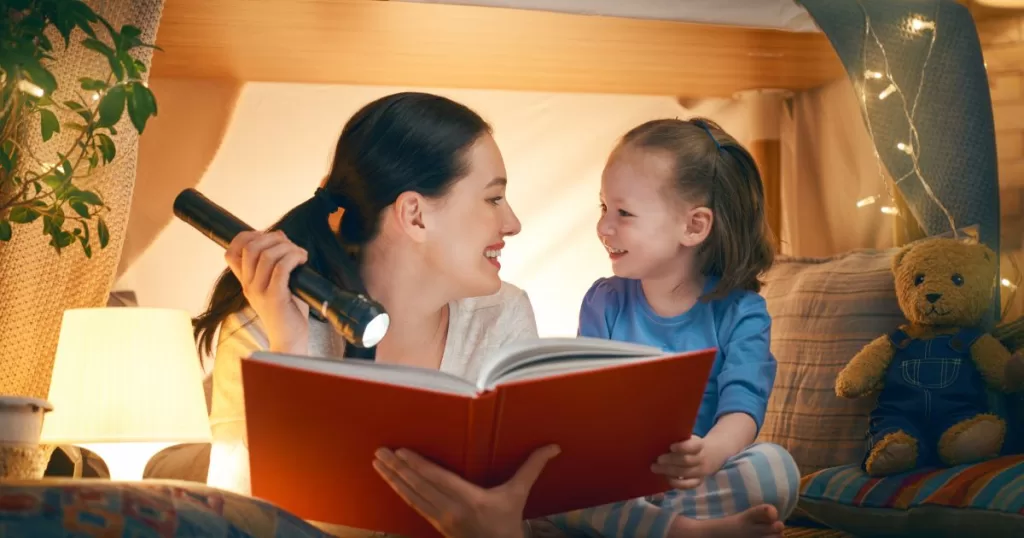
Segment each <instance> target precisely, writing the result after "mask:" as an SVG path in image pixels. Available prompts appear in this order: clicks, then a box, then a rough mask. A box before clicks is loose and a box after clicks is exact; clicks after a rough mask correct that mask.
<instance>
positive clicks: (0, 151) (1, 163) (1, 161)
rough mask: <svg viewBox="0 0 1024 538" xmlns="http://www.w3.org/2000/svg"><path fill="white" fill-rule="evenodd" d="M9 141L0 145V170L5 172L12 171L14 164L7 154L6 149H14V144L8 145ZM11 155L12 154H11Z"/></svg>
mask: <svg viewBox="0 0 1024 538" xmlns="http://www.w3.org/2000/svg"><path fill="white" fill-rule="evenodd" d="M8 142H10V141H9V140H6V141H4V144H3V145H0V168H2V169H4V170H7V171H8V172H12V171H14V162H13V161H12V160H11V156H10V155H9V154H8V153H7V148H8V147H10V148H11V149H14V144H8ZM12 153H13V152H12Z"/></svg>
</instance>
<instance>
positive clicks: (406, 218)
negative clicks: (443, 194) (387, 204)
mask: <svg viewBox="0 0 1024 538" xmlns="http://www.w3.org/2000/svg"><path fill="white" fill-rule="evenodd" d="M426 202H427V201H426V199H424V198H423V196H422V195H420V194H419V193H415V192H403V193H402V194H400V195H398V198H396V199H395V202H394V204H392V213H393V214H394V217H395V220H396V223H397V224H398V227H399V229H400V230H402V232H404V233H405V234H406V235H408V236H409V237H411V238H412V239H413V240H414V241H416V242H420V243H421V242H423V241H426V238H427V227H426V218H425V217H426V215H425V212H426V210H427V203H426Z"/></svg>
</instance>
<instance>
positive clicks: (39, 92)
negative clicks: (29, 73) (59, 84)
mask: <svg viewBox="0 0 1024 538" xmlns="http://www.w3.org/2000/svg"><path fill="white" fill-rule="evenodd" d="M18 89H19V90H21V91H23V92H25V93H27V94H29V95H33V96H35V97H42V96H44V95H46V92H44V91H43V89H42V88H40V87H39V86H36V85H35V84H33V83H32V81H29V80H25V79H21V80H19V81H18Z"/></svg>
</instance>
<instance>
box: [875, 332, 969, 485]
mask: <svg viewBox="0 0 1024 538" xmlns="http://www.w3.org/2000/svg"><path fill="white" fill-rule="evenodd" d="M981 335H982V332H981V331H979V330H978V329H973V328H964V329H960V330H959V331H958V332H957V333H956V334H951V335H938V336H935V337H933V338H930V339H928V340H922V339H917V338H911V337H910V336H909V335H907V333H905V332H904V331H903V330H899V329H898V330H896V331H893V332H892V333H890V334H889V340H890V341H891V342H892V345H893V347H895V348H896V349H895V354H894V356H893V358H892V362H891V363H890V364H889V368H888V370H886V373H885V378H884V382H885V386H884V387H883V388H882V391H881V393H880V394H879V395H878V404H877V406H876V407H875V410H874V411H873V412H872V413H871V423H870V424H871V426H870V430H869V432H868V434H869V440H868V453H870V452H871V448H872V447H873V446H874V445H875V443H877V442H879V441H881V440H882V438H884V437H885V436H886V435H887V434H889V433H892V432H895V431H897V430H903V431H904V432H906V433H907V434H909V435H910V436H911V437H913V438H915V439H917V444H918V465H919V466H935V465H939V464H940V463H941V462H940V460H939V459H938V454H937V449H938V448H937V447H938V442H939V438H940V437H941V436H942V434H943V433H944V432H945V431H946V430H948V429H949V428H950V427H951V426H953V425H954V424H957V423H958V422H960V421H962V420H965V419H968V418H971V417H974V416H976V415H978V414H980V413H986V412H988V395H987V392H986V389H985V382H984V379H982V377H981V372H979V371H978V368H977V367H976V366H975V364H974V360H973V359H972V358H971V346H972V345H973V344H974V343H975V342H976V341H977V340H978V338H980V337H981ZM866 460H867V459H866V457H865V462H866ZM862 465H863V463H862Z"/></svg>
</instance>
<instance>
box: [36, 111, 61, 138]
mask: <svg viewBox="0 0 1024 538" xmlns="http://www.w3.org/2000/svg"><path fill="white" fill-rule="evenodd" d="M39 124H40V126H41V127H42V131H43V142H46V141H47V140H49V139H51V138H53V133H59V132H60V121H58V120H57V115H56V114H54V113H53V111H52V110H47V109H45V108H42V109H40V110H39Z"/></svg>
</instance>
